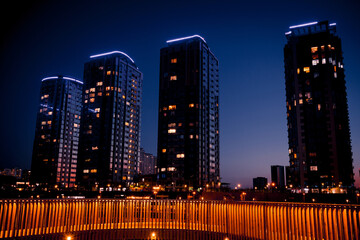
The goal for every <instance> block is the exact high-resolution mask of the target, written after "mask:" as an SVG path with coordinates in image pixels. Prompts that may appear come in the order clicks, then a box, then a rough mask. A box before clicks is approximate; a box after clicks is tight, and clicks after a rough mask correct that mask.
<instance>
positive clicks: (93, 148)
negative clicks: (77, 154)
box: [91, 146, 99, 150]
mask: <svg viewBox="0 0 360 240" xmlns="http://www.w3.org/2000/svg"><path fill="white" fill-rule="evenodd" d="M91 149H92V150H98V149H99V148H98V147H97V146H95V147H91Z"/></svg>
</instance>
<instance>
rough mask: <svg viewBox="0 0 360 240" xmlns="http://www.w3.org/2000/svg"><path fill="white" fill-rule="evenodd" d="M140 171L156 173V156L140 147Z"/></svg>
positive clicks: (142, 172)
mask: <svg viewBox="0 0 360 240" xmlns="http://www.w3.org/2000/svg"><path fill="white" fill-rule="evenodd" d="M138 165H139V173H140V174H141V175H149V174H156V157H155V156H154V155H152V154H151V153H147V152H145V150H144V149H143V148H140V158H139V164H138Z"/></svg>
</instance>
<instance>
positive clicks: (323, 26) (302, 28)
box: [285, 21, 336, 39]
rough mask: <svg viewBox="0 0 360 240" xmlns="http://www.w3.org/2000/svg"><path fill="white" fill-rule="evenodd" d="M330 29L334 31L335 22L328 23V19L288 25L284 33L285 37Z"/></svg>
mask: <svg viewBox="0 0 360 240" xmlns="http://www.w3.org/2000/svg"><path fill="white" fill-rule="evenodd" d="M326 31H330V32H331V33H335V32H336V23H330V24H329V22H328V21H322V22H309V23H303V24H299V25H294V26H290V27H289V31H288V32H286V33H285V36H286V38H287V39H289V38H291V37H293V36H302V35H310V34H314V33H319V32H326Z"/></svg>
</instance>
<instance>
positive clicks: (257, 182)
mask: <svg viewBox="0 0 360 240" xmlns="http://www.w3.org/2000/svg"><path fill="white" fill-rule="evenodd" d="M267 184H268V182H267V178H266V177H256V178H253V188H254V189H255V190H264V189H266V187H267Z"/></svg>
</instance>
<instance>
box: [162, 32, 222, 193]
mask: <svg viewBox="0 0 360 240" xmlns="http://www.w3.org/2000/svg"><path fill="white" fill-rule="evenodd" d="M167 44H168V46H166V47H164V48H162V49H161V51H160V86H159V90H160V91H159V122H158V162H157V165H158V166H157V167H158V174H159V175H158V176H159V180H160V182H162V183H163V184H165V185H167V186H169V185H171V186H173V187H181V186H184V185H186V186H190V187H194V188H198V187H203V186H205V185H206V184H210V185H211V186H216V185H217V184H218V183H219V182H220V169H219V61H218V59H217V58H216V57H215V56H214V54H213V53H212V52H211V51H210V49H209V47H208V45H207V43H206V42H205V40H204V39H203V38H202V37H200V36H198V35H194V36H190V37H184V38H179V39H173V40H169V41H167Z"/></svg>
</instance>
